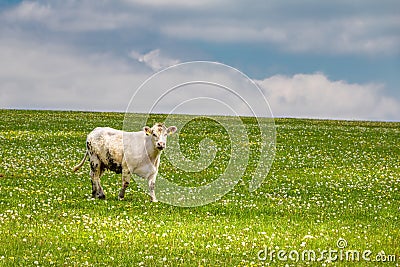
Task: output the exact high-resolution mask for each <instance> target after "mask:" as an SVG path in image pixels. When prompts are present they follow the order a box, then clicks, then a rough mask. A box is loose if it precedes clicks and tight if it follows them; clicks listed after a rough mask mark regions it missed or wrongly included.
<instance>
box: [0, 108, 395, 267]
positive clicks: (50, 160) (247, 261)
mask: <svg viewBox="0 0 400 267" xmlns="http://www.w3.org/2000/svg"><path fill="white" fill-rule="evenodd" d="M138 116H144V115H140V114H138ZM123 119H124V114H120V113H91V112H55V111H18V110H0V266H52V265H53V266H62V265H64V266H265V265H273V266H283V265H285V264H287V265H288V266H304V265H315V266H375V265H377V264H378V262H369V261H366V260H363V259H362V258H360V260H359V261H355V260H350V259H349V260H346V258H343V257H344V256H342V259H341V258H340V257H339V256H340V252H342V255H345V253H346V252H348V251H349V250H357V251H360V252H361V253H362V252H364V251H371V254H370V255H368V256H369V258H370V259H371V260H373V261H374V260H376V259H380V260H385V261H388V262H386V264H385V263H379V264H383V265H387V266H395V265H396V264H397V266H398V265H399V264H400V230H399V229H400V213H399V212H400V208H399V207H400V146H399V140H400V123H394V122H392V123H388V122H359V121H354V122H353V121H326V120H306V119H276V121H275V123H276V127H277V128H276V129H277V147H276V157H275V161H274V163H273V166H272V169H271V171H270V173H269V174H268V176H267V177H266V180H265V181H264V183H263V185H262V186H261V187H260V188H259V189H258V190H256V191H255V192H253V193H249V192H248V190H247V188H248V184H247V181H248V180H249V179H251V174H252V172H253V171H254V166H255V165H254V164H253V163H252V160H256V159H257V157H259V155H257V145H258V144H257V141H258V139H257V134H254V135H252V136H253V137H252V138H251V144H252V150H251V151H252V152H251V159H250V164H249V167H248V168H247V170H246V174H245V177H244V180H243V181H242V182H240V183H239V184H238V185H236V187H235V188H234V190H232V191H231V192H229V193H228V194H227V195H225V196H224V197H223V198H222V199H220V200H219V201H217V202H215V203H212V204H209V205H206V206H201V207H196V208H183V207H175V206H169V205H167V204H163V203H150V202H149V197H148V195H147V194H145V193H144V192H143V190H141V189H140V188H138V186H136V185H135V184H134V183H132V184H131V186H130V188H129V189H128V190H127V193H126V197H125V198H126V199H125V200H124V201H118V200H117V199H118V198H117V196H118V192H119V189H120V180H121V178H120V175H116V174H114V173H111V172H106V174H105V175H104V176H103V178H102V185H103V188H104V190H105V193H106V197H107V199H106V200H105V201H101V200H93V199H91V197H90V195H91V184H90V180H89V175H88V174H89V164H85V165H84V167H82V169H81V170H80V171H79V172H77V173H72V172H71V169H72V167H73V166H74V165H76V164H77V163H78V162H79V161H80V160H81V158H82V156H83V153H84V149H85V144H84V143H85V138H86V135H87V133H89V132H90V131H91V130H92V129H93V128H95V127H97V126H109V127H114V128H119V129H122V123H123ZM151 119H152V120H162V119H163V116H162V115H154V116H153V117H152V118H151ZM176 119H179V116H177V118H176ZM244 121H245V123H246V126H247V127H248V129H250V130H249V131H255V133H257V129H256V127H255V124H254V123H255V121H254V119H251V118H246V119H244ZM201 126H204V127H205V130H204V132H202V131H201V129H202V127H201ZM187 127H198V129H200V131H197V133H195V134H194V133H193V132H191V131H190V130H183V131H182V133H184V134H183V135H182V140H180V141H181V142H182V153H183V154H184V155H185V156H187V157H189V158H192V159H195V158H196V157H198V156H199V154H200V152H199V149H198V144H199V142H200V141H201V139H202V138H203V137H206V136H208V137H210V136H211V137H210V138H213V140H214V142H215V143H216V144H217V145H218V146H219V147H221V149H220V150H218V151H219V154H217V157H219V158H218V162H215V163H213V164H212V165H211V166H210V167H209V168H208V169H207V170H206V171H203V172H202V173H201V174H195V175H197V176H195V177H197V178H198V179H197V178H196V179H197V180H196V179H192V180H193V181H192V182H191V181H190V180H189V178H190V177H192V176H191V174H188V173H184V172H182V171H180V170H179V169H174V168H173V166H171V164H170V163H169V162H168V161H167V160H166V159H165V158H164V159H163V161H162V162H161V166H160V167H161V169H160V172H161V173H163V174H164V175H166V177H170V178H171V179H175V181H176V182H180V183H181V184H182V185H190V184H195V185H202V184H204V183H207V182H210V181H212V180H213V179H214V178H215V175H219V174H220V171H219V169H220V167H223V164H225V163H226V162H227V161H226V157H227V155H228V157H229V151H230V147H229V143H226V132H224V130H223V129H222V130H221V129H219V130H218V125H214V124H213V121H212V120H207V119H204V120H201V119H200V120H199V119H197V120H195V121H193V125H192V126H190V125H188V126H187ZM214 128H217V129H216V130H213V129H214ZM187 129H188V128H187ZM170 138H171V137H170ZM228 160H229V159H228ZM217 167H218V168H217ZM196 183H197V184H196ZM341 238H342V239H345V240H346V241H347V246H346V247H345V248H344V249H339V248H338V247H337V242H338V240H339V239H341ZM264 248H266V249H267V254H268V255H267V256H266V257H265V260H263V259H262V258H263V256H265V253H264V252H260V251H261V250H264ZM271 250H275V252H272V253H271ZM279 250H282V251H286V252H287V253H286V254H280V258H279V257H278V251H279ZM305 250H306V251H308V250H314V251H316V252H317V253H319V252H321V251H323V250H331V251H332V250H337V253H336V256H338V257H339V258H338V259H336V260H335V258H334V259H333V260H331V261H329V260H328V261H327V257H325V258H324V260H321V261H307V260H304V261H302V260H301V258H300V259H299V261H298V262H297V261H296V260H295V258H296V252H298V253H299V254H300V255H301V253H302V252H304V251H305ZM285 255H286V261H284V259H285ZM258 256H260V258H261V259H259V257H258ZM318 256H320V254H317V257H318ZM333 256H335V254H334V253H333ZM376 256H378V257H376ZM389 256H390V257H389ZM360 257H361V256H360ZM393 257H394V258H393Z"/></svg>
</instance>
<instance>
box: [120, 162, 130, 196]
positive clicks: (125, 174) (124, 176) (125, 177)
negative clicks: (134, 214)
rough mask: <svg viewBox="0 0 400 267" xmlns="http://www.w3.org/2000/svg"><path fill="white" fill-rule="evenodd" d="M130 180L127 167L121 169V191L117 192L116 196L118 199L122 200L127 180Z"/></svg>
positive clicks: (127, 183)
mask: <svg viewBox="0 0 400 267" xmlns="http://www.w3.org/2000/svg"><path fill="white" fill-rule="evenodd" d="M130 180H131V174H130V172H129V170H128V169H122V188H121V191H120V192H119V195H118V198H119V200H123V199H124V197H125V190H126V188H127V187H128V185H129V182H130Z"/></svg>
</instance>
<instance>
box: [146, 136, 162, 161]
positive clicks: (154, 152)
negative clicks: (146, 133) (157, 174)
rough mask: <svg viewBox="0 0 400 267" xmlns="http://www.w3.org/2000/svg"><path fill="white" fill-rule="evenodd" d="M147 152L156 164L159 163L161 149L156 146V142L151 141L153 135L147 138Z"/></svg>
mask: <svg viewBox="0 0 400 267" xmlns="http://www.w3.org/2000/svg"><path fill="white" fill-rule="evenodd" d="M146 152H147V155H148V157H149V159H150V161H151V163H153V164H154V165H157V163H158V162H159V158H160V155H161V150H159V149H157V148H155V147H154V144H153V142H152V141H151V137H150V138H146Z"/></svg>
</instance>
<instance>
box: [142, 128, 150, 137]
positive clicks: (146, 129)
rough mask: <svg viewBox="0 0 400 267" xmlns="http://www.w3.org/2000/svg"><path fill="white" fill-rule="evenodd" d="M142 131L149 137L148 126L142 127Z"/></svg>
mask: <svg viewBox="0 0 400 267" xmlns="http://www.w3.org/2000/svg"><path fill="white" fill-rule="evenodd" d="M143 131H144V132H145V133H146V135H151V128H150V127H149V126H144V127H143Z"/></svg>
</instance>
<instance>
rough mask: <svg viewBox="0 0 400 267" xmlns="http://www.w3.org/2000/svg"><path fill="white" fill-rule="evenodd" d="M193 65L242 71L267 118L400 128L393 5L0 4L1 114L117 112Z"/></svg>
mask: <svg viewBox="0 0 400 267" xmlns="http://www.w3.org/2000/svg"><path fill="white" fill-rule="evenodd" d="M190 61H212V62H220V63H223V64H225V65H227V66H231V67H233V68H235V69H237V70H238V71H240V72H242V73H243V74H245V75H246V76H247V77H249V78H250V79H251V80H252V81H254V82H255V84H256V85H257V86H258V88H259V89H260V90H261V92H262V94H263V95H264V97H265V99H266V100H267V101H268V104H269V107H270V110H271V111H272V114H273V116H275V117H298V118H304V117H307V118H328V119H347V120H379V121H400V88H399V87H400V86H399V85H400V75H399V74H400V2H399V1H397V0H383V1H375V0H354V1H347V0H346V1H345V0H338V1H317V0H303V1H265V0H250V1H228V0H220V1H211V0H204V1H187V0H169V1H161V0H113V1H111V0H85V1H75V0H48V1H41V0H39V1H2V2H1V3H0V108H12V109H14V108H16V109H56V110H88V111H125V110H126V109H127V107H128V106H129V103H130V100H131V99H132V97H133V96H134V94H135V92H136V90H137V89H138V88H139V87H140V85H141V84H142V83H143V82H145V81H146V80H147V79H148V78H149V77H150V76H152V75H154V74H155V73H157V72H159V71H161V70H163V69H165V68H167V67H169V66H173V65H175V64H179V63H183V62H190ZM210 75H212V73H210ZM149 90H151V89H149ZM239 93H240V95H241V96H242V97H243V99H252V98H253V99H254V98H255V95H254V91H253V90H251V89H249V88H247V87H245V88H242V89H239ZM142 95H143V99H141V101H145V102H152V101H154V99H152V98H151V96H150V94H149V95H148V96H147V97H148V98H146V94H142ZM194 95H196V96H198V94H194ZM190 96H191V94H190V90H189V91H187V97H189V98H190ZM166 99H167V98H166ZM168 99H170V102H168V101H167V102H165V103H163V106H162V108H160V110H159V111H160V112H165V113H169V112H171V110H174V108H176V105H177V102H176V99H175V100H174V97H169V98H168ZM180 101H184V100H182V99H181V100H180ZM178 104H179V103H178ZM197 106H198V105H197ZM197 106H196V107H195V106H193V110H192V112H193V113H202V110H201V109H199V108H198V107H197ZM200 106H202V108H203V110H204V105H200ZM188 109H190V105H189V106H188ZM233 109H235V107H233ZM132 110H133V111H137V112H146V111H144V110H140V108H138V109H137V110H136V109H135V108H134V107H133V108H132ZM204 112H205V111H204Z"/></svg>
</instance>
